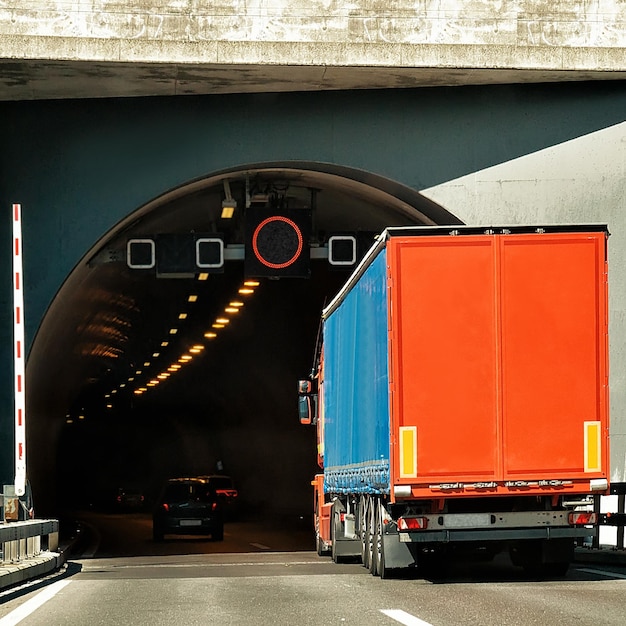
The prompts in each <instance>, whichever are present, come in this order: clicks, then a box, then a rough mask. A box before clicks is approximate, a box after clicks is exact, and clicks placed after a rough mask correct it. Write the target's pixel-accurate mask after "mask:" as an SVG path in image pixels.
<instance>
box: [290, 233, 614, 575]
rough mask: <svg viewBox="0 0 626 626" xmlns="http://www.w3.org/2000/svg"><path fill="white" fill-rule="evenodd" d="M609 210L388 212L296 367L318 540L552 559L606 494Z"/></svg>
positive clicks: (408, 553) (580, 535) (365, 559)
mask: <svg viewBox="0 0 626 626" xmlns="http://www.w3.org/2000/svg"><path fill="white" fill-rule="evenodd" d="M608 236H609V233H608V229H607V227H606V226H605V225H595V224H592V225H572V226H554V225H546V226H509V227H490V228H477V227H470V226H451V227H429V226H426V227H420V226H413V227H393V228H387V229H385V230H384V231H383V232H382V233H381V234H380V235H378V236H377V238H376V241H375V242H374V244H373V245H372V247H371V248H370V249H369V251H368V252H367V253H366V254H365V255H364V257H363V258H362V260H361V261H360V263H359V264H358V265H357V267H356V269H355V270H354V272H353V273H352V274H351V276H350V277H349V279H348V280H347V282H346V283H345V284H344V286H343V287H342V288H341V289H340V291H339V292H338V293H337V295H336V296H335V297H334V298H333V299H332V301H330V302H329V304H328V305H327V306H326V307H325V308H324V309H323V311H322V315H321V320H320V330H319V333H318V340H317V346H316V349H315V358H314V363H313V367H312V370H311V372H310V374H309V376H308V377H307V378H306V379H304V380H300V381H299V382H298V412H299V418H300V422H301V423H302V424H307V425H314V426H315V427H316V430H317V460H318V464H319V466H320V472H319V473H318V474H317V475H316V476H315V477H314V479H313V480H312V483H311V484H312V486H313V488H314V510H313V514H314V528H315V542H316V549H317V553H318V554H319V555H328V554H330V555H332V559H333V561H335V562H339V561H344V560H348V559H353V560H360V561H361V562H362V564H363V565H364V566H365V567H366V568H368V569H369V571H370V572H371V573H372V574H373V575H376V576H380V577H381V578H387V577H388V576H390V575H391V574H392V573H394V571H398V570H404V569H405V568H417V567H419V568H438V567H441V566H445V564H447V563H449V562H451V561H452V560H453V559H455V558H457V557H461V556H468V557H469V556H471V557H472V558H477V559H484V560H488V559H491V558H493V557H494V556H495V555H496V554H498V553H501V552H505V553H506V552H508V554H510V558H511V561H512V563H513V564H514V565H516V566H521V567H523V568H524V570H525V571H526V572H528V573H529V574H536V575H539V576H559V575H564V574H565V573H566V571H567V569H568V567H569V565H570V563H571V561H572V560H573V557H574V550H575V547H576V545H582V544H583V543H584V542H588V541H592V540H593V538H594V537H596V536H597V533H598V519H599V516H598V513H596V512H594V510H593V507H592V506H590V505H591V503H592V502H593V501H594V498H597V501H599V497H598V496H601V495H606V494H608V493H609V488H610V486H609V475H610V471H609V443H608V442H609V415H608V411H609V409H608V407H609V401H608V315H607V308H608V304H607V303H608V295H607V290H608V289H607V272H608V266H607V242H608Z"/></svg>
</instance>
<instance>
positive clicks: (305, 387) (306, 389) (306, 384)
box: [298, 380, 312, 393]
mask: <svg viewBox="0 0 626 626" xmlns="http://www.w3.org/2000/svg"><path fill="white" fill-rule="evenodd" d="M311 387H312V385H311V381H310V380H299V381H298V393H311Z"/></svg>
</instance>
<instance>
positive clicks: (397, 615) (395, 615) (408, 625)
mask: <svg viewBox="0 0 626 626" xmlns="http://www.w3.org/2000/svg"><path fill="white" fill-rule="evenodd" d="M380 612H381V613H384V614H385V615H386V616H387V617H390V618H391V619H395V620H396V622H400V623H401V624H404V626H432V624H429V623H428V622H425V621H424V620H423V619H420V618H419V617H415V616H414V615H411V614H410V613H407V612H406V611H402V610H400V609H380Z"/></svg>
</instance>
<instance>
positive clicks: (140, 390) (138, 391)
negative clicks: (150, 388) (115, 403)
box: [133, 389, 144, 396]
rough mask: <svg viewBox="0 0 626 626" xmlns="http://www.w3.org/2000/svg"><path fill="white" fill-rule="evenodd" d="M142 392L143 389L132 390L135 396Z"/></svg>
mask: <svg viewBox="0 0 626 626" xmlns="http://www.w3.org/2000/svg"><path fill="white" fill-rule="evenodd" d="M143 392H144V390H143V389H135V391H133V393H134V394H135V395H136V396H140V395H141V394H142V393H143Z"/></svg>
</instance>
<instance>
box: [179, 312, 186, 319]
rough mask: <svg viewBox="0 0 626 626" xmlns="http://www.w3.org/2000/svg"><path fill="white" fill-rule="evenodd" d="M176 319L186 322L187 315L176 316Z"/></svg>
mask: <svg viewBox="0 0 626 626" xmlns="http://www.w3.org/2000/svg"><path fill="white" fill-rule="evenodd" d="M178 319H179V320H186V319H187V313H180V314H179V315H178Z"/></svg>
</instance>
